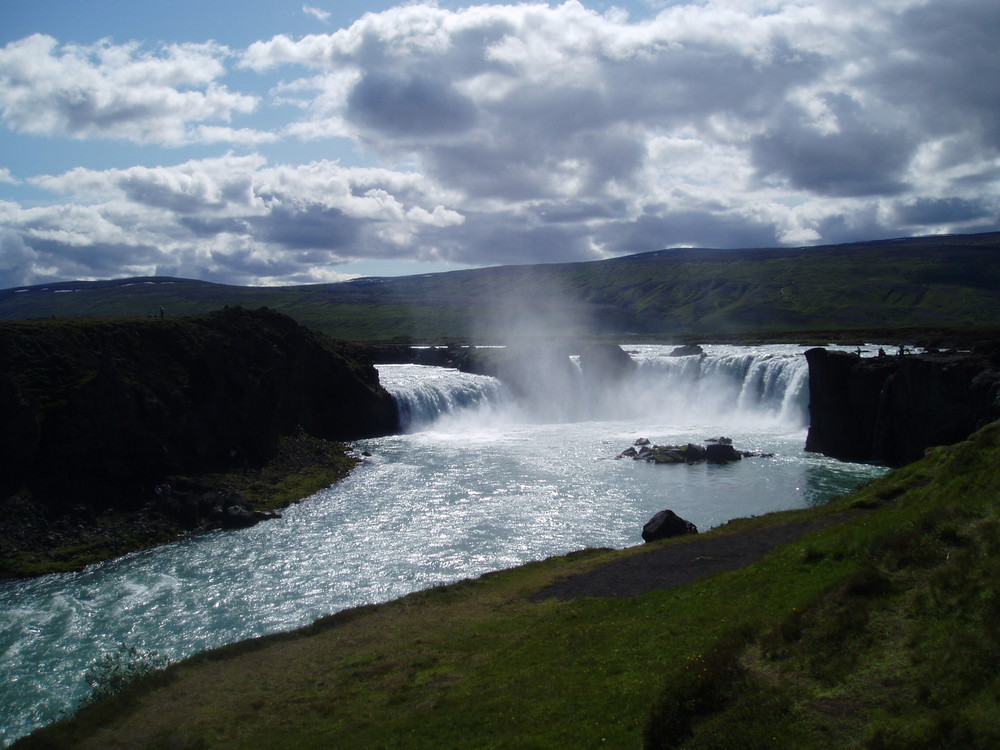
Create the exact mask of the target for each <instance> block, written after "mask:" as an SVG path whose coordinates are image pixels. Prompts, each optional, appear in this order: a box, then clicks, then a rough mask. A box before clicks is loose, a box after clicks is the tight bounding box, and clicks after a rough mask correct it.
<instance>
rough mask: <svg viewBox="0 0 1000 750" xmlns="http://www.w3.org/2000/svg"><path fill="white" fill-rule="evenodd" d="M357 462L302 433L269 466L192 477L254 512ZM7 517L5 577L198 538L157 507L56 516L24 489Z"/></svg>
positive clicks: (0, 564)
mask: <svg viewBox="0 0 1000 750" xmlns="http://www.w3.org/2000/svg"><path fill="white" fill-rule="evenodd" d="M357 463H358V458H357V457H355V456H354V455H352V454H351V453H350V450H349V448H348V446H346V445H345V444H343V443H336V442H330V441H327V440H321V439H319V438H314V437H311V436H309V435H305V434H299V435H294V436H285V437H282V438H280V440H279V445H278V450H277V452H276V454H275V455H274V456H273V457H272V459H271V460H270V461H268V462H267V463H266V464H264V465H263V466H260V467H241V468H235V469H233V470H231V471H228V472H221V473H216V474H210V475H205V476H198V477H186V478H185V479H186V480H187V481H193V482H194V483H196V484H197V485H199V486H201V487H204V488H211V489H213V490H217V491H219V492H223V493H227V494H230V495H233V494H235V495H239V496H240V497H242V498H243V499H244V500H246V502H247V504H248V506H249V507H250V508H251V509H252V510H276V509H280V508H284V507H287V506H288V505H290V504H291V503H294V502H298V501H299V500H301V499H303V498H307V497H309V496H310V495H312V494H314V493H315V492H318V491H319V490H321V489H323V488H324V487H328V486H330V485H331V484H333V483H334V482H336V481H339V480H340V479H342V478H343V477H345V476H346V475H347V473H348V472H349V471H350V470H351V469H352V468H353V467H354V466H355V465H356V464H357ZM175 481H176V480H175ZM0 512H2V513H3V516H4V518H5V519H6V520H7V521H8V524H9V525H8V526H7V528H6V529H5V531H4V532H3V534H0V578H14V577H25V576H36V575H44V574H47V573H60V572H66V571H71V570H79V569H81V568H83V567H85V566H87V565H90V564H92V563H96V562H100V561H102V560H108V559H111V558H114V557H118V556H120V555H124V554H126V553H128V552H134V551H137V550H141V549H146V548H148V547H153V546H156V545H158V544H164V543H166V542H169V541H172V540H174V539H177V538H178V537H179V536H180V535H182V534H185V533H190V532H187V531H185V530H184V529H182V528H181V527H180V525H179V524H178V521H177V519H175V518H172V517H170V516H167V515H164V514H163V513H159V512H157V511H156V510H155V508H154V507H152V506H145V507H143V508H140V509H138V510H133V511H123V510H114V509H109V510H102V511H100V512H94V511H92V510H90V509H88V508H84V507H80V508H75V507H73V506H70V508H69V509H68V510H65V511H63V512H60V513H59V514H58V515H57V516H56V517H55V518H52V517H50V511H48V509H47V506H46V505H44V504H41V503H36V502H35V501H34V499H33V498H32V496H31V494H30V493H29V492H27V491H25V490H23V489H22V490H20V491H15V492H12V493H10V494H9V495H8V496H7V497H6V498H4V499H2V500H0Z"/></svg>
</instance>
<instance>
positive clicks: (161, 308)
mask: <svg viewBox="0 0 1000 750" xmlns="http://www.w3.org/2000/svg"><path fill="white" fill-rule="evenodd" d="M160 320H163V305H160Z"/></svg>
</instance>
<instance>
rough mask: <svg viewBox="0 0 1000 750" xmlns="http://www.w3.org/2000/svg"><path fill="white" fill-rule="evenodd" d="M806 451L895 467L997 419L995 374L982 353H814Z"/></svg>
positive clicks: (999, 374)
mask: <svg viewBox="0 0 1000 750" xmlns="http://www.w3.org/2000/svg"><path fill="white" fill-rule="evenodd" d="M806 359H807V361H808V362H809V394H810V396H809V416H810V426H809V435H808V437H807V439H806V450H808V451H815V452H818V453H824V454H826V455H829V456H833V457H835V458H840V459H844V460H847V461H872V462H877V463H884V464H888V465H890V466H900V465H903V464H906V463H909V462H911V461H915V460H917V459H918V458H920V457H921V456H923V454H924V451H925V450H926V449H927V448H930V447H932V446H935V445H947V444H951V443H956V442H959V441H961V440H965V439H966V438H967V437H968V436H969V435H971V434H972V433H973V432H975V431H976V430H977V429H979V428H980V427H983V426H984V425H986V424H988V423H989V422H992V421H994V420H997V419H1000V401H998V398H1000V370H998V368H997V367H996V366H995V364H994V361H993V360H992V359H991V357H990V356H989V354H988V353H983V352H968V353H953V352H947V353H926V354H904V355H896V354H893V355H886V356H863V357H862V356H859V355H858V354H856V353H851V352H845V351H830V350H828V349H823V348H816V349H810V350H809V351H807V352H806Z"/></svg>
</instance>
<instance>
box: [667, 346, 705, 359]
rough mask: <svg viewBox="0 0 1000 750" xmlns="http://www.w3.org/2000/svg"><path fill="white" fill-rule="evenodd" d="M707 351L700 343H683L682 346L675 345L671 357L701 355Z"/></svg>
mask: <svg viewBox="0 0 1000 750" xmlns="http://www.w3.org/2000/svg"><path fill="white" fill-rule="evenodd" d="M704 353H705V350H704V349H702V348H701V347H700V346H698V344H683V345H681V346H678V347H675V348H674V350H673V351H672V352H670V356H671V357H695V356H700V355H702V354H704Z"/></svg>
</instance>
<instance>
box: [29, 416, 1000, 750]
mask: <svg viewBox="0 0 1000 750" xmlns="http://www.w3.org/2000/svg"><path fill="white" fill-rule="evenodd" d="M998 467H1000V423H998V424H994V425H991V426H990V427H988V428H986V429H985V430H983V431H981V432H979V433H977V434H976V435H974V436H973V437H972V438H971V439H970V440H968V441H966V442H964V443H960V444H958V445H955V446H951V447H946V448H938V449H935V450H933V451H932V452H931V453H930V454H929V455H928V456H927V457H926V458H924V459H923V460H921V461H919V462H917V463H915V464H912V465H910V466H908V467H905V468H903V469H899V470H897V471H895V472H893V473H891V474H889V475H887V476H886V477H884V478H883V479H881V480H879V481H877V482H875V483H873V484H871V485H869V486H868V487H866V488H863V489H862V490H860V491H858V492H856V493H854V494H852V495H850V496H847V497H845V498H842V499H840V500H838V501H835V502H834V503H832V504H830V505H828V506H825V507H823V508H818V509H811V510H807V511H795V512H789V513H781V514H773V515H769V516H764V517H760V518H754V519H745V520H742V521H736V522H733V523H731V524H728V525H727V526H725V527H723V528H721V529H718V530H715V531H713V532H710V533H712V534H716V535H724V534H738V533H739V532H740V531H741V530H744V529H747V528H761V527H766V526H768V525H772V524H782V523H786V522H789V521H792V520H801V519H804V518H809V517H814V516H821V515H827V514H834V513H842V512H844V511H853V513H852V514H849V515H850V517H851V520H848V521H846V522H844V523H840V524H837V525H833V526H830V527H828V528H825V529H823V530H821V531H816V532H813V533H811V534H809V535H807V536H805V537H803V538H801V539H800V540H799V541H797V542H795V543H792V544H790V545H787V546H785V547H783V548H779V549H778V550H777V551H775V552H774V553H772V554H771V555H769V556H768V557H766V558H763V559H761V560H759V561H758V562H756V563H754V564H752V565H750V566H749V567H746V568H743V569H740V570H736V571H733V572H729V573H722V574H718V575H715V576H712V577H709V578H705V579H702V580H700V581H697V582H695V583H692V584H688V585H685V586H681V587H678V588H674V589H671V590H667V591H657V592H653V593H650V594H646V595H644V596H639V597H635V598H622V599H597V598H583V599H576V600H572V601H559V600H551V599H550V600H544V601H540V602H534V601H533V600H532V599H531V596H532V594H533V593H535V592H537V591H538V590H539V589H541V588H542V587H544V586H545V585H546V584H547V583H549V582H551V581H553V580H555V579H557V578H560V577H562V576H566V575H569V574H571V573H574V572H581V571H586V570H588V569H591V568H593V567H595V566H597V565H600V564H602V563H603V562H607V561H609V560H613V559H617V558H619V557H621V556H622V555H642V554H643V553H644V552H645V551H646V550H647V549H649V547H646V546H644V547H637V548H632V549H628V550H623V551H613V550H592V551H585V552H580V553H576V554H573V555H569V556H565V557H560V558H553V559H550V560H547V561H544V562H540V563H535V564H530V565H526V566H523V567H519V568H516V569H513V570H509V571H503V572H498V573H494V574H491V575H488V576H485V577H483V578H481V579H478V580H475V581H468V582H464V583H460V584H456V585H452V586H446V587H441V588H437V589H432V590H429V591H424V592H420V593H417V594H413V595H410V596H408V597H405V598H403V599H401V600H398V601H395V602H392V603H388V604H385V605H380V606H371V607H365V608H360V609H356V610H350V611H347V612H343V613H340V614H338V615H334V616H332V617H329V618H326V619H324V620H321V621H319V622H317V623H316V624H314V625H313V626H311V627H308V628H306V629H304V630H302V631H298V632H296V633H291V634H286V635H280V636H272V637H268V638H262V639H258V640H254V641H248V642H244V643H240V644H235V645H233V646H230V647H226V648H223V649H219V650H217V651H213V652H208V653H204V654H201V655H199V656H196V657H194V658H192V659H189V660H187V661H184V662H181V663H179V664H176V665H174V666H172V667H170V668H169V669H168V670H167V671H166V672H163V673H158V674H156V675H155V676H153V677H152V678H148V679H145V680H143V681H140V682H139V683H137V684H135V685H134V686H133V688H132V689H130V690H127V691H126V692H125V693H123V694H121V695H119V696H118V697H117V698H115V699H113V700H111V701H109V702H104V703H99V704H96V705H92V706H89V707H87V708H86V709H84V710H82V711H81V712H80V713H79V714H78V716H77V717H76V718H74V719H72V720H70V721H67V722H64V723H62V724H59V725H55V726H52V727H49V728H47V729H45V730H42V731H40V732H38V733H36V734H35V735H33V736H32V737H30V738H27V739H25V740H24V741H23V742H22V743H20V744H18V745H17V746H18V747H22V746H23V747H47V748H62V747H67V748H68V747H93V748H118V747H122V748H124V747H149V748H251V747H252V748H331V747H336V748H368V749H370V748H435V750H440V749H442V748H518V749H520V748H581V747H611V748H638V747H649V748H675V747H685V748H737V747H738V748H790V747H794V748H854V747H857V748H879V749H881V748H932V747H933V748H940V747H956V748H958V747H961V748H978V747H982V748H987V747H996V746H997V745H998V743H1000V705H998V700H1000V677H998V675H1000V671H998V670H997V668H996V667H997V665H998V660H1000V629H998V627H997V623H998V622H1000V617H998V616H1000V594H998V592H997V589H996V585H995V582H996V580H997V577H998V574H1000V556H998V553H1000V518H998V499H1000V468H998ZM691 539H692V538H685V539H684V540H681V541H672V542H671V541H668V542H665V543H666V544H671V543H673V544H686V543H689V541H690V540H691ZM694 539H697V537H696V538H694Z"/></svg>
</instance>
